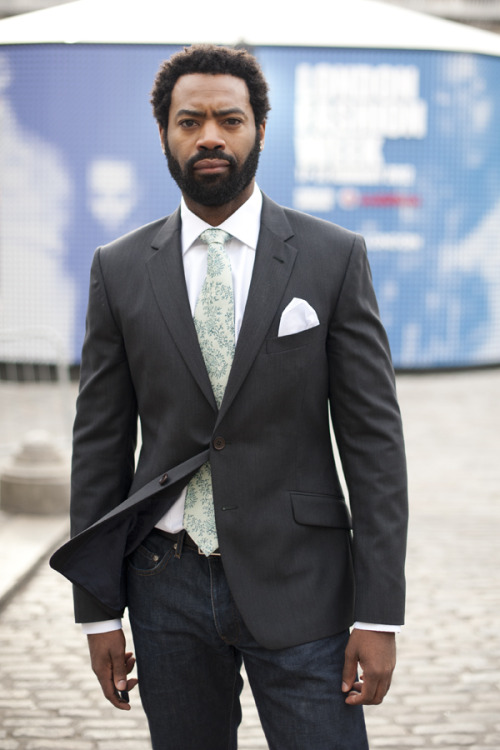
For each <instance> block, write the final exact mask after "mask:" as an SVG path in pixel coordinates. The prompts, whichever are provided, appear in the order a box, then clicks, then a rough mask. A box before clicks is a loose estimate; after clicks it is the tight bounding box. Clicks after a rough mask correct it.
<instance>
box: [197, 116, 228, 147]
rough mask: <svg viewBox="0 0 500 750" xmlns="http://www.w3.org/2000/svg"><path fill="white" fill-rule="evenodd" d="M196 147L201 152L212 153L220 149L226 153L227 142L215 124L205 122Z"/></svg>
mask: <svg viewBox="0 0 500 750" xmlns="http://www.w3.org/2000/svg"><path fill="white" fill-rule="evenodd" d="M196 145H197V147H198V149H199V150H207V151H212V150H215V149H220V150H221V151H224V149H225V148H226V141H225V140H224V138H223V137H222V135H221V133H220V131H219V128H218V126H217V124H216V123H214V122H205V123H204V124H203V127H202V129H201V131H200V134H199V137H198V140H197V142H196Z"/></svg>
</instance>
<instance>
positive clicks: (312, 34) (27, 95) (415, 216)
mask: <svg viewBox="0 0 500 750" xmlns="http://www.w3.org/2000/svg"><path fill="white" fill-rule="evenodd" d="M47 6H53V7H49V8H48V7H47ZM202 7H203V6H200V8H202ZM222 7H224V6H222ZM259 7H260V6H259V5H257V6H255V12H254V13H252V14H250V15H249V18H248V19H245V13H244V11H242V10H237V9H236V10H235V9H234V8H233V7H232V6H228V8H230V9H231V10H230V11H229V10H228V12H226V13H224V12H222V16H221V19H220V20H219V21H218V22H217V23H216V24H215V25H214V24H211V23H206V21H205V19H204V18H203V13H202V12H201V13H197V12H196V7H193V14H192V17H191V18H189V20H187V19H185V18H183V16H182V15H181V14H180V13H175V12H174V13H171V11H170V9H169V7H168V6H165V4H163V3H160V4H159V3H156V2H153V1H152V0H145V2H143V3H141V5H140V11H139V10H138V8H139V6H138V5H136V4H134V3H133V2H127V1H126V0H125V2H123V3H118V2H114V1H113V0H103V2H102V3H96V2H95V0H74V2H69V3H53V2H50V1H49V0H17V2H16V1H14V0H10V1H9V0H0V14H3V15H4V16H8V15H10V18H6V19H5V20H3V21H1V22H0V118H1V119H0V196H1V197H0V377H1V376H3V377H15V378H19V377H23V376H24V372H25V370H26V368H25V367H24V366H23V363H28V364H29V363H31V364H32V365H35V374H36V377H44V376H45V374H46V373H47V372H48V373H49V374H50V375H51V376H53V367H52V369H51V367H50V366H53V365H54V364H57V362H63V363H65V364H66V365H69V366H70V367H71V368H72V371H76V370H77V368H78V363H79V358H80V350H81V345H82V339H83V332H84V319H85V308H86V299H87V285H88V274H89V266H90V262H91V258H92V254H93V252H94V249H95V247H96V246H97V245H100V244H102V243H105V242H107V241H109V240H111V239H113V238H114V237H116V236H118V235H120V234H123V233H125V232H127V231H128V230H130V229H132V228H133V227H135V226H138V225H140V224H142V223H146V222H148V221H151V220H153V219H156V218H158V217H160V216H163V215H166V214H168V213H169V212H171V211H172V210H173V209H174V208H175V207H176V205H177V203H178V200H179V192H178V189H177V186H176V185H175V184H174V183H173V181H172V180H171V178H170V176H169V174H168V172H167V169H166V165H165V163H164V160H163V159H162V158H161V152H160V151H159V146H158V144H159V142H158V136H157V130H156V125H155V123H154V121H153V118H152V114H151V111H150V106H149V101H148V100H149V92H150V89H151V85H152V81H153V78H154V75H155V72H156V70H157V69H158V67H159V64H160V62H161V61H162V60H163V59H164V58H165V57H167V56H169V55H170V54H171V53H173V52H174V51H175V50H177V49H179V48H180V47H181V46H182V45H183V44H185V43H190V42H192V41H205V40H214V39H215V40H216V41H220V42H222V43H231V44H236V43H240V44H244V45H246V46H249V47H250V48H251V49H252V50H253V52H254V53H255V54H256V56H257V58H258V59H259V61H260V63H261V65H262V67H263V69H264V73H265V75H266V77H267V79H268V81H269V83H270V87H271V101H272V111H271V113H270V117H269V123H268V131H267V143H266V149H265V152H264V153H263V155H262V159H261V164H260V167H259V172H258V182H259V185H260V186H261V188H262V189H263V190H264V191H265V192H268V193H269V194H270V195H271V196H272V197H273V198H274V199H275V200H277V201H278V202H280V203H283V204H286V205H288V206H292V207H294V208H297V209H299V210H304V211H307V212H309V213H313V214H315V215H317V216H319V217H322V218H324V219H328V220H330V221H334V222H337V223H339V224H342V225H344V226H347V227H348V228H350V229H353V230H355V231H358V232H361V233H362V234H363V235H364V236H365V237H366V240H367V246H368V253H369V258H370V262H371V266H372V270H373V275H374V282H375V287H376V291H377V295H378V299H379V304H380V308H381V315H382V319H383V322H384V324H385V326H386V328H387V331H388V334H389V339H390V343H391V348H392V353H393V358H394V363H395V365H396V368H398V369H399V370H412V371H413V370H426V369H434V368H438V369H439V368H450V367H452V368H454V367H464V366H465V367H468V366H483V365H492V364H498V363H499V362H500V253H499V252H498V242H499V240H498V237H499V236H500V149H499V148H498V133H499V132H500V35H497V34H496V33H494V32H495V31H496V30H498V29H500V4H499V3H498V2H497V1H495V0H440V1H436V2H432V0H412V1H410V0H408V1H407V2H397V3H396V2H391V3H381V2H376V1H375V0H352V2H349V3H338V2H333V3H329V4H328V9H327V10H326V12H325V9H324V8H323V6H322V5H321V3H319V4H317V7H316V5H315V4H314V3H313V4H312V5H311V6H310V8H309V12H308V13H307V14H304V13H303V12H302V11H303V8H302V6H301V5H300V4H299V3H298V2H291V3H289V4H288V5H287V11H286V22H285V23H284V22H283V13H282V12H281V9H280V8H278V7H275V6H274V5H273V4H267V5H266V4H265V3H264V4H262V9H261V10H262V12H259ZM43 8H45V9H43ZM36 9H42V10H39V11H38V12H32V13H27V14H26V13H25V14H24V15H17V16H16V15H12V14H16V13H20V12H24V11H36ZM415 10H418V11H425V14H423V13H416V12H415ZM315 11H317V13H316V12H315ZM320 17H322V22H321V23H318V21H317V20H316V19H318V18H320ZM96 19H98V22H96ZM449 19H453V20H449ZM478 27H482V28H481V29H479V28H478ZM483 29H489V31H484V30H483ZM43 363H45V364H46V365H49V368H48V370H47V368H45V370H44V369H43V367H42V369H40V367H39V365H40V364H43ZM44 373H45V374H44Z"/></svg>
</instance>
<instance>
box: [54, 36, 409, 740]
mask: <svg viewBox="0 0 500 750" xmlns="http://www.w3.org/2000/svg"><path fill="white" fill-rule="evenodd" d="M152 103H153V109H154V113H155V117H156V119H157V121H158V125H159V131H160V139H161V143H162V147H163V149H164V152H165V154H166V157H167V160H168V165H169V168H170V171H171V173H172V175H173V177H174V179H175V180H176V181H177V183H178V185H179V187H180V189H181V192H182V201H181V206H180V209H179V210H177V211H176V212H175V213H174V214H173V215H171V216H169V217H168V218H167V219H166V220H165V219H162V220H160V221H158V222H155V223H153V224H150V225H148V226H146V227H142V228H140V229H138V230H136V231H135V232H132V233H131V234H129V235H127V236H126V237H123V238H121V239H119V240H117V241H116V242H113V243H111V244H110V245H108V246H106V247H104V248H101V249H99V250H98V251H97V253H96V256H95V259H94V263H93V269H92V279H91V287H90V298H89V308H88V316H87V332H86V339H85V343H84V348H83V355H82V368H81V390H80V395H79V399H78V408H77V417H76V422H75V434H74V458H73V480H72V508H71V512H72V523H73V535H74V536H73V539H72V541H70V542H68V543H67V544H66V545H65V546H64V547H63V548H62V549H61V550H59V551H58V552H57V553H56V555H55V556H54V557H53V560H52V564H53V566H54V567H56V568H57V569H58V570H60V571H61V572H63V573H64V574H65V575H66V576H67V577H68V578H69V579H70V580H72V581H73V582H74V583H75V584H76V587H75V604H76V618H77V621H80V622H83V623H85V625H84V628H85V630H86V632H87V633H88V639H89V646H90V653H91V660H92V666H93V669H94V671H95V672H96V674H97V677H98V679H99V681H100V683H101V686H102V689H103V692H104V695H105V696H106V697H107V698H108V700H110V701H111V703H112V704H113V705H114V706H116V707H117V708H121V709H129V708H130V704H129V703H128V695H127V693H128V691H129V690H130V689H131V688H132V687H133V686H134V685H135V683H136V680H135V679H132V678H128V677H127V675H128V673H129V672H130V671H131V669H132V667H133V664H134V658H133V656H132V654H131V653H130V652H126V651H125V640H124V636H123V633H122V631H121V623H120V619H119V618H120V617H121V614H122V612H123V609H124V607H125V605H127V606H128V610H129V616H130V621H131V625H132V630H133V637H134V645H135V650H136V654H137V665H138V677H139V685H140V690H141V698H142V702H143V705H144V708H145V711H146V714H147V716H148V720H149V725H150V731H151V737H152V742H153V747H154V748H155V750H174V749H177V748H179V749H180V748H183V750H185V749H186V748H192V750H202V749H203V750H222V748H236V746H237V737H236V734H237V727H238V724H239V721H240V718H241V711H240V706H239V693H240V690H241V677H240V667H241V664H242V661H243V662H244V664H245V668H246V672H247V675H248V678H249V681H250V684H251V686H252V690H253V693H254V696H255V699H256V703H257V707H258V710H259V714H260V717H261V721H262V725H263V728H264V731H265V733H266V736H267V739H268V742H269V747H270V748H275V749H276V748H277V749H279V750H293V749H294V748H297V749H298V748H300V749H301V750H303V749H304V748H311V749H312V748H314V750H326V749H327V748H328V749H329V750H330V749H333V748H337V749H338V750H340V749H344V748H345V749H346V750H347V749H349V750H363V748H366V747H367V741H366V732H365V727H364V720H363V714H362V705H363V704H370V703H380V702H381V701H382V699H383V697H384V695H385V694H386V692H387V690H388V688H389V684H390V681H391V675H392V671H393V669H394V665H395V636H394V632H396V631H397V630H398V628H399V626H400V624H401V623H402V622H403V606H404V604H403V602H404V575H403V561H404V553H405V538H406V516H407V503H406V472H405V460H404V449H403V438H402V432H401V423H400V416H399V410H398V407H397V402H396V396H395V390H394V378H393V370H392V365H391V362H390V355H389V350H388V344H387V340H386V336H385V333H384V330H383V328H382V325H381V323H380V320H379V317H378V311H377V305H376V301H375V297H374V293H373V289H372V284H371V277H370V272H369V268H368V263H367V259H366V252H365V249H364V243H363V241H362V239H361V238H360V237H359V236H357V235H355V234H353V233H351V232H348V231H346V230H344V229H341V228H340V227H337V226H334V225H332V224H330V223H327V222H323V221H320V220H317V219H314V218H312V217H310V216H307V215H305V214H299V213H298V212H295V211H291V210H289V209H284V208H282V207H280V206H278V205H276V204H275V203H273V202H272V201H271V200H270V199H269V198H267V196H263V195H262V193H261V192H260V191H259V190H258V189H257V187H256V185H255V172H256V169H257V164H258V160H259V154H260V151H261V150H262V148H263V145H264V138H265V126H266V116H267V112H268V110H269V103H268V97H267V84H266V82H265V80H264V78H263V75H262V72H261V70H260V68H259V66H258V64H257V62H256V60H255V59H254V58H253V57H252V56H251V55H249V54H248V53H246V52H244V51H242V50H239V51H236V50H231V49H227V48H222V47H215V46H204V45H201V46H194V47H191V48H188V49H185V50H184V51H183V52H180V53H178V54H176V55H174V56H173V57H172V58H171V59H170V60H168V61H166V62H165V63H164V64H163V66H162V67H161V69H160V71H159V73H158V75H157V79H156V82H155V86H154V89H153V94H152ZM213 228H216V229H215V231H214V229H213ZM219 229H222V230H224V231H223V232H220V231H219ZM206 230H209V231H208V232H207V231H206ZM328 405H329V406H330V412H331V417H332V423H333V426H334V429H335V433H336V438H337V443H338V446H339V452H340V456H341V460H342V463H343V469H344V473H345V476H346V480H347V484H348V488H349V496H350V505H351V511H352V517H353V532H352V538H351V521H350V515H349V513H348V511H347V506H346V504H345V502H344V498H343V495H342V490H341V486H340V483H339V479H338V475H337V471H336V467H335V462H334V458H333V453H332V446H331V438H330V429H329V414H328ZM137 416H139V418H140V422H141V434H142V448H141V452H140V456H139V460H138V464H137V467H136V469H135V470H134V450H135V440H136V424H137ZM125 498H126V499H125ZM117 618H118V619H117ZM354 621H356V622H355V625H354V628H353V630H352V633H351V634H350V635H349V627H350V626H351V625H352V624H353V622H354ZM358 664H359V665H360V666H361V669H362V671H363V679H358V678H357V676H356V671H357V667H358ZM122 691H126V692H125V693H124V692H122Z"/></svg>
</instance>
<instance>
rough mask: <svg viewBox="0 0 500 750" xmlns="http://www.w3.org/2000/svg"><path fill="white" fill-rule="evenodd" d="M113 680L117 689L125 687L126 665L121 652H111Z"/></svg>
mask: <svg viewBox="0 0 500 750" xmlns="http://www.w3.org/2000/svg"><path fill="white" fill-rule="evenodd" d="M111 663H112V669H113V682H114V685H115V688H116V689H117V690H126V689H127V666H126V664H125V660H124V658H123V654H111Z"/></svg>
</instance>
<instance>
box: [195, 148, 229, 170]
mask: <svg viewBox="0 0 500 750" xmlns="http://www.w3.org/2000/svg"><path fill="white" fill-rule="evenodd" d="M204 159H218V160H220V161H227V162H228V163H229V164H230V166H231V167H235V166H237V165H236V159H235V158H234V156H231V155H230V154H226V153H224V151H219V150H218V149H211V150H209V151H203V152H202V153H198V154H195V155H194V156H192V157H191V158H190V159H188V160H187V162H186V166H185V169H191V168H192V167H193V166H194V165H195V164H196V163H197V162H199V161H203V160H204Z"/></svg>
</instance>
